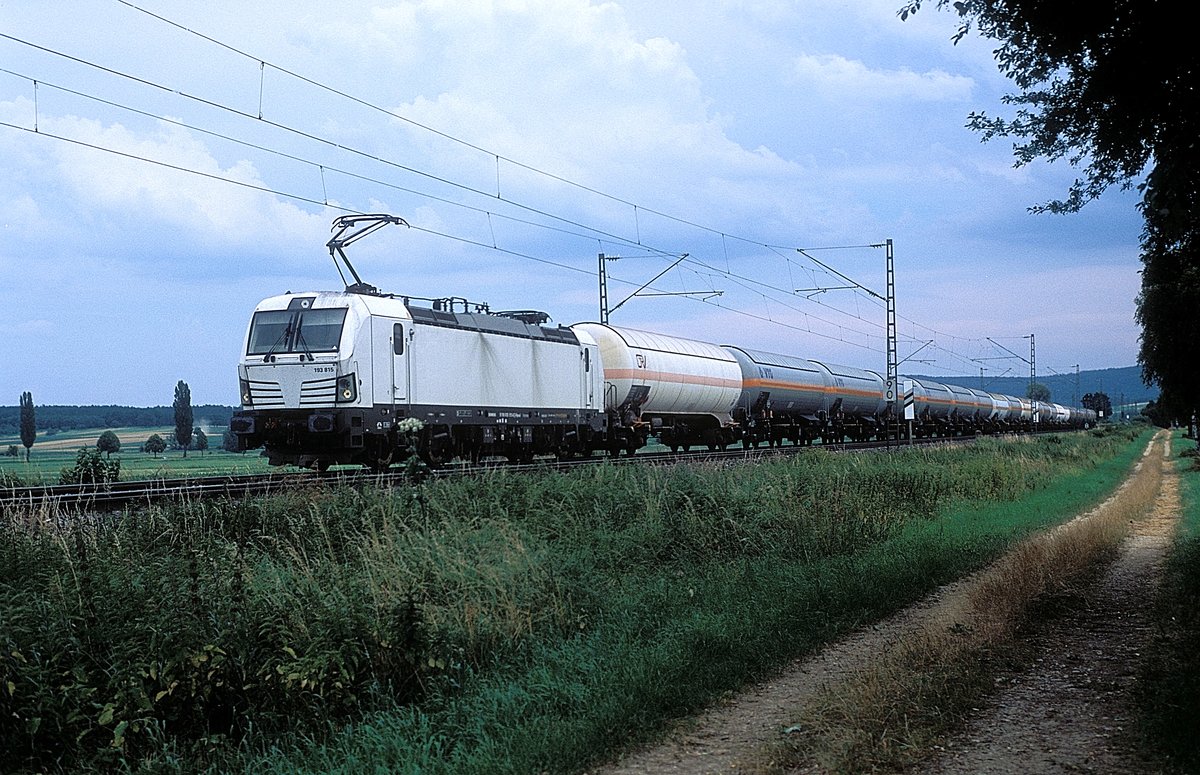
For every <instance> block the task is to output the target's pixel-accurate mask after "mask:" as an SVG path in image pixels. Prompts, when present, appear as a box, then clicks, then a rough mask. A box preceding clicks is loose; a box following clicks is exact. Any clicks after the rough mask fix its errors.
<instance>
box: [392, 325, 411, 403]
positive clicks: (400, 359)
mask: <svg viewBox="0 0 1200 775" xmlns="http://www.w3.org/2000/svg"><path fill="white" fill-rule="evenodd" d="M410 333H412V324H411V323H410V324H404V323H394V324H392V336H391V343H392V400H393V402H394V403H397V404H399V403H406V402H407V401H408V351H409V349H410V348H409V344H410V342H409V334H410Z"/></svg>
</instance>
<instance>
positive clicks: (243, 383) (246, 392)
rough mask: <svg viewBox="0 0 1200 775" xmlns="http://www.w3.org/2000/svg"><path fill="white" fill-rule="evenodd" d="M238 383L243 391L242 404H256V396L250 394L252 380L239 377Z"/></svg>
mask: <svg viewBox="0 0 1200 775" xmlns="http://www.w3.org/2000/svg"><path fill="white" fill-rule="evenodd" d="M238 383H239V387H240V388H241V391H242V406H252V405H253V404H254V397H253V396H252V395H251V394H250V381H249V380H245V379H239V380H238Z"/></svg>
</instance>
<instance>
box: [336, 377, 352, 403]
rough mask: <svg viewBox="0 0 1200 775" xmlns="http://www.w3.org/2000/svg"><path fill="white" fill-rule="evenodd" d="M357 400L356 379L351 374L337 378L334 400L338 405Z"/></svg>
mask: <svg viewBox="0 0 1200 775" xmlns="http://www.w3.org/2000/svg"><path fill="white" fill-rule="evenodd" d="M357 398H358V379H357V378H355V376H354V375H353V374H346V375H344V376H341V377H338V381H337V396H336V398H335V399H334V400H336V401H337V402H338V403H339V404H348V403H350V402H352V401H354V400H355V399H357Z"/></svg>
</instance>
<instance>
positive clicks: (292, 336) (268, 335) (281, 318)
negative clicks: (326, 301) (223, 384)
mask: <svg viewBox="0 0 1200 775" xmlns="http://www.w3.org/2000/svg"><path fill="white" fill-rule="evenodd" d="M345 321H346V308H345V307H337V308H334V309H281V310H270V311H266V312H256V313H254V320H253V321H252V322H251V324H250V342H249V344H248V346H247V348H246V354H247V355H269V354H271V353H319V352H336V351H337V348H338V341H339V340H341V338H342V324H343V323H345Z"/></svg>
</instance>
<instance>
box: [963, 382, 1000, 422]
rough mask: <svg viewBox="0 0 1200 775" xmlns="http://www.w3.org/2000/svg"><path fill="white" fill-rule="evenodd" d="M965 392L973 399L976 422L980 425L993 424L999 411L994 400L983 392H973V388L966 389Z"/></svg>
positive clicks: (989, 394) (990, 395)
mask: <svg viewBox="0 0 1200 775" xmlns="http://www.w3.org/2000/svg"><path fill="white" fill-rule="evenodd" d="M967 390H969V391H970V392H971V395H972V396H974V397H975V407H976V410H975V420H976V422H977V423H979V424H980V425H984V424H988V423H993V422H995V420H996V414H997V413H998V412H999V411H1000V407H999V405H998V404H997V403H996V399H995V398H994V397H993V396H992V394H991V393H988V392H985V391H983V390H975V389H973V388H967Z"/></svg>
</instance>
